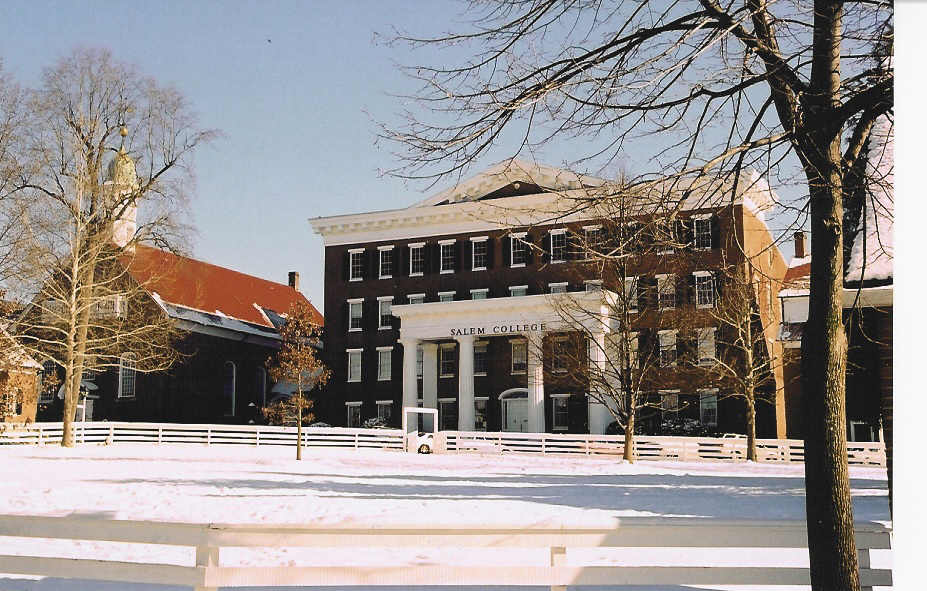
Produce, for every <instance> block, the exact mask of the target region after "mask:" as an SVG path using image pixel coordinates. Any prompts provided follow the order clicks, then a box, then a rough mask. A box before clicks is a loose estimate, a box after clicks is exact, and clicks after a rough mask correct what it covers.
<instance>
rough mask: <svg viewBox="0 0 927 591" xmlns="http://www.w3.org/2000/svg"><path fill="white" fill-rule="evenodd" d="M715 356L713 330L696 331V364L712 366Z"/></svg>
mask: <svg viewBox="0 0 927 591" xmlns="http://www.w3.org/2000/svg"><path fill="white" fill-rule="evenodd" d="M715 356H716V353H715V329H714V328H700V329H698V364H699V365H713V364H714V363H715Z"/></svg>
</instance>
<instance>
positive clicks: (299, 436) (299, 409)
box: [296, 392, 303, 460]
mask: <svg viewBox="0 0 927 591" xmlns="http://www.w3.org/2000/svg"><path fill="white" fill-rule="evenodd" d="M297 395H298V396H299V398H297V399H296V402H297V405H296V459H297V460H301V459H303V394H302V392H298V393H297Z"/></svg>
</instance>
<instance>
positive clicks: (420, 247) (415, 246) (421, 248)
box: [409, 242, 425, 277]
mask: <svg viewBox="0 0 927 591" xmlns="http://www.w3.org/2000/svg"><path fill="white" fill-rule="evenodd" d="M413 251H418V253H419V255H420V260H421V261H422V270H421V271H415V272H413V271H412V261H413V260H415V256H414V255H413V254H412V252H413ZM424 274H425V243H424V242H414V243H412V244H409V277H421V276H422V275H424Z"/></svg>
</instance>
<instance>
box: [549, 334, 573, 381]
mask: <svg viewBox="0 0 927 591" xmlns="http://www.w3.org/2000/svg"><path fill="white" fill-rule="evenodd" d="M569 341H570V338H569V337H566V336H555V337H551V339H550V343H551V355H550V371H551V373H566V372H567V359H566V358H565V357H564V356H561V355H559V354H558V353H559V351H558V349H557V347H558V346H562V345H561V343H567V342H569Z"/></svg>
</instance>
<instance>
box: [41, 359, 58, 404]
mask: <svg viewBox="0 0 927 591" xmlns="http://www.w3.org/2000/svg"><path fill="white" fill-rule="evenodd" d="M56 378H57V373H56V369H55V362H54V361H46V362H45V363H43V364H42V373H41V374H40V376H39V404H49V403H51V402H54V401H55V388H54V386H55V385H56V382H57V381H58V380H57V379H56Z"/></svg>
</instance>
